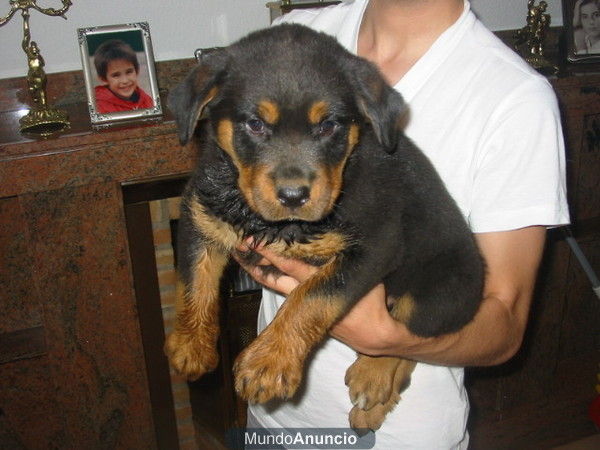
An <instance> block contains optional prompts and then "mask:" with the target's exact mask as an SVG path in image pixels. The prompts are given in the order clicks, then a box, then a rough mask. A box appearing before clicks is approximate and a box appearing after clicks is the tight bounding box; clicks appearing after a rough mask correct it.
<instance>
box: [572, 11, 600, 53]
mask: <svg viewBox="0 0 600 450" xmlns="http://www.w3.org/2000/svg"><path fill="white" fill-rule="evenodd" d="M573 43H574V46H575V49H574V50H575V54H576V55H593V54H598V55H600V0H577V1H576V2H575V5H574V7H573Z"/></svg>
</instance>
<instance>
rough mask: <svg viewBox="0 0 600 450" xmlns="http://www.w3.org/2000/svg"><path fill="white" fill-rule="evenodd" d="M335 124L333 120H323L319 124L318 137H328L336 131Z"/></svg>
mask: <svg viewBox="0 0 600 450" xmlns="http://www.w3.org/2000/svg"><path fill="white" fill-rule="evenodd" d="M337 126H338V124H337V122H336V121H334V120H324V121H323V122H321V123H320V124H319V136H320V137H329V136H331V135H332V134H333V133H334V131H335V130H336V129H337Z"/></svg>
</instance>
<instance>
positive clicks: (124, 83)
mask: <svg viewBox="0 0 600 450" xmlns="http://www.w3.org/2000/svg"><path fill="white" fill-rule="evenodd" d="M137 76H138V74H137V72H136V71H135V67H134V65H133V64H132V63H130V62H129V61H126V60H124V59H113V60H112V61H109V62H108V66H107V68H106V78H102V79H101V80H102V82H103V83H106V85H107V86H108V88H109V89H110V90H111V91H112V92H113V93H114V94H116V95H117V96H119V97H122V98H125V99H126V98H129V97H131V96H132V95H133V93H134V92H135V89H136V88H137Z"/></svg>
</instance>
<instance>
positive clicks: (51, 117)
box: [0, 0, 71, 136]
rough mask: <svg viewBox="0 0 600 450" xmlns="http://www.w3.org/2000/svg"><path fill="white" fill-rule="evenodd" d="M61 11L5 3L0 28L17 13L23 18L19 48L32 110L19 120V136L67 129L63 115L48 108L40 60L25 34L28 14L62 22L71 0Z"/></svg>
mask: <svg viewBox="0 0 600 450" xmlns="http://www.w3.org/2000/svg"><path fill="white" fill-rule="evenodd" d="M61 1H62V5H63V6H62V8H60V9H55V8H41V7H39V6H38V5H37V3H36V2H37V0H9V4H10V11H9V12H8V14H7V15H6V16H4V17H1V18H0V26H2V25H4V24H5V23H7V22H8V21H9V20H10V19H11V18H12V16H14V15H15V13H16V12H17V11H21V15H22V16H23V42H22V47H23V51H24V52H25V55H27V64H28V66H29V70H28V72H27V87H28V89H29V95H30V96H31V100H32V102H33V105H32V108H31V110H30V111H29V113H27V115H25V116H23V117H21V119H20V120H19V123H20V124H21V133H23V134H32V135H39V136H49V135H51V134H53V133H56V132H59V131H63V130H65V129H66V128H68V127H69V120H68V119H67V113H66V112H64V111H62V110H60V109H54V108H51V107H50V106H49V105H48V100H47V97H46V72H44V64H45V63H44V58H43V57H42V55H41V53H40V49H39V47H38V45H37V43H36V42H35V41H32V40H31V32H30V31H29V10H30V9H35V10H37V11H39V12H41V13H42V14H46V15H48V16H60V17H62V18H63V19H66V17H65V13H66V12H67V10H68V9H69V7H70V6H71V0H61Z"/></svg>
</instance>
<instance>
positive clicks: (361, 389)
mask: <svg viewBox="0 0 600 450" xmlns="http://www.w3.org/2000/svg"><path fill="white" fill-rule="evenodd" d="M399 361H400V360H399V359H398V358H389V357H379V358H373V357H370V356H365V355H359V356H358V358H357V359H356V361H354V363H353V364H352V365H351V366H350V367H349V368H348V370H347V371H346V378H345V382H346V386H348V389H349V395H350V401H351V402H352V404H353V405H354V406H356V407H358V408H360V409H364V410H368V409H371V408H373V407H374V406H375V405H377V404H382V403H385V402H387V401H388V400H389V398H390V396H391V395H392V390H393V386H394V374H395V373H396V369H397V367H398V364H399Z"/></svg>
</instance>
